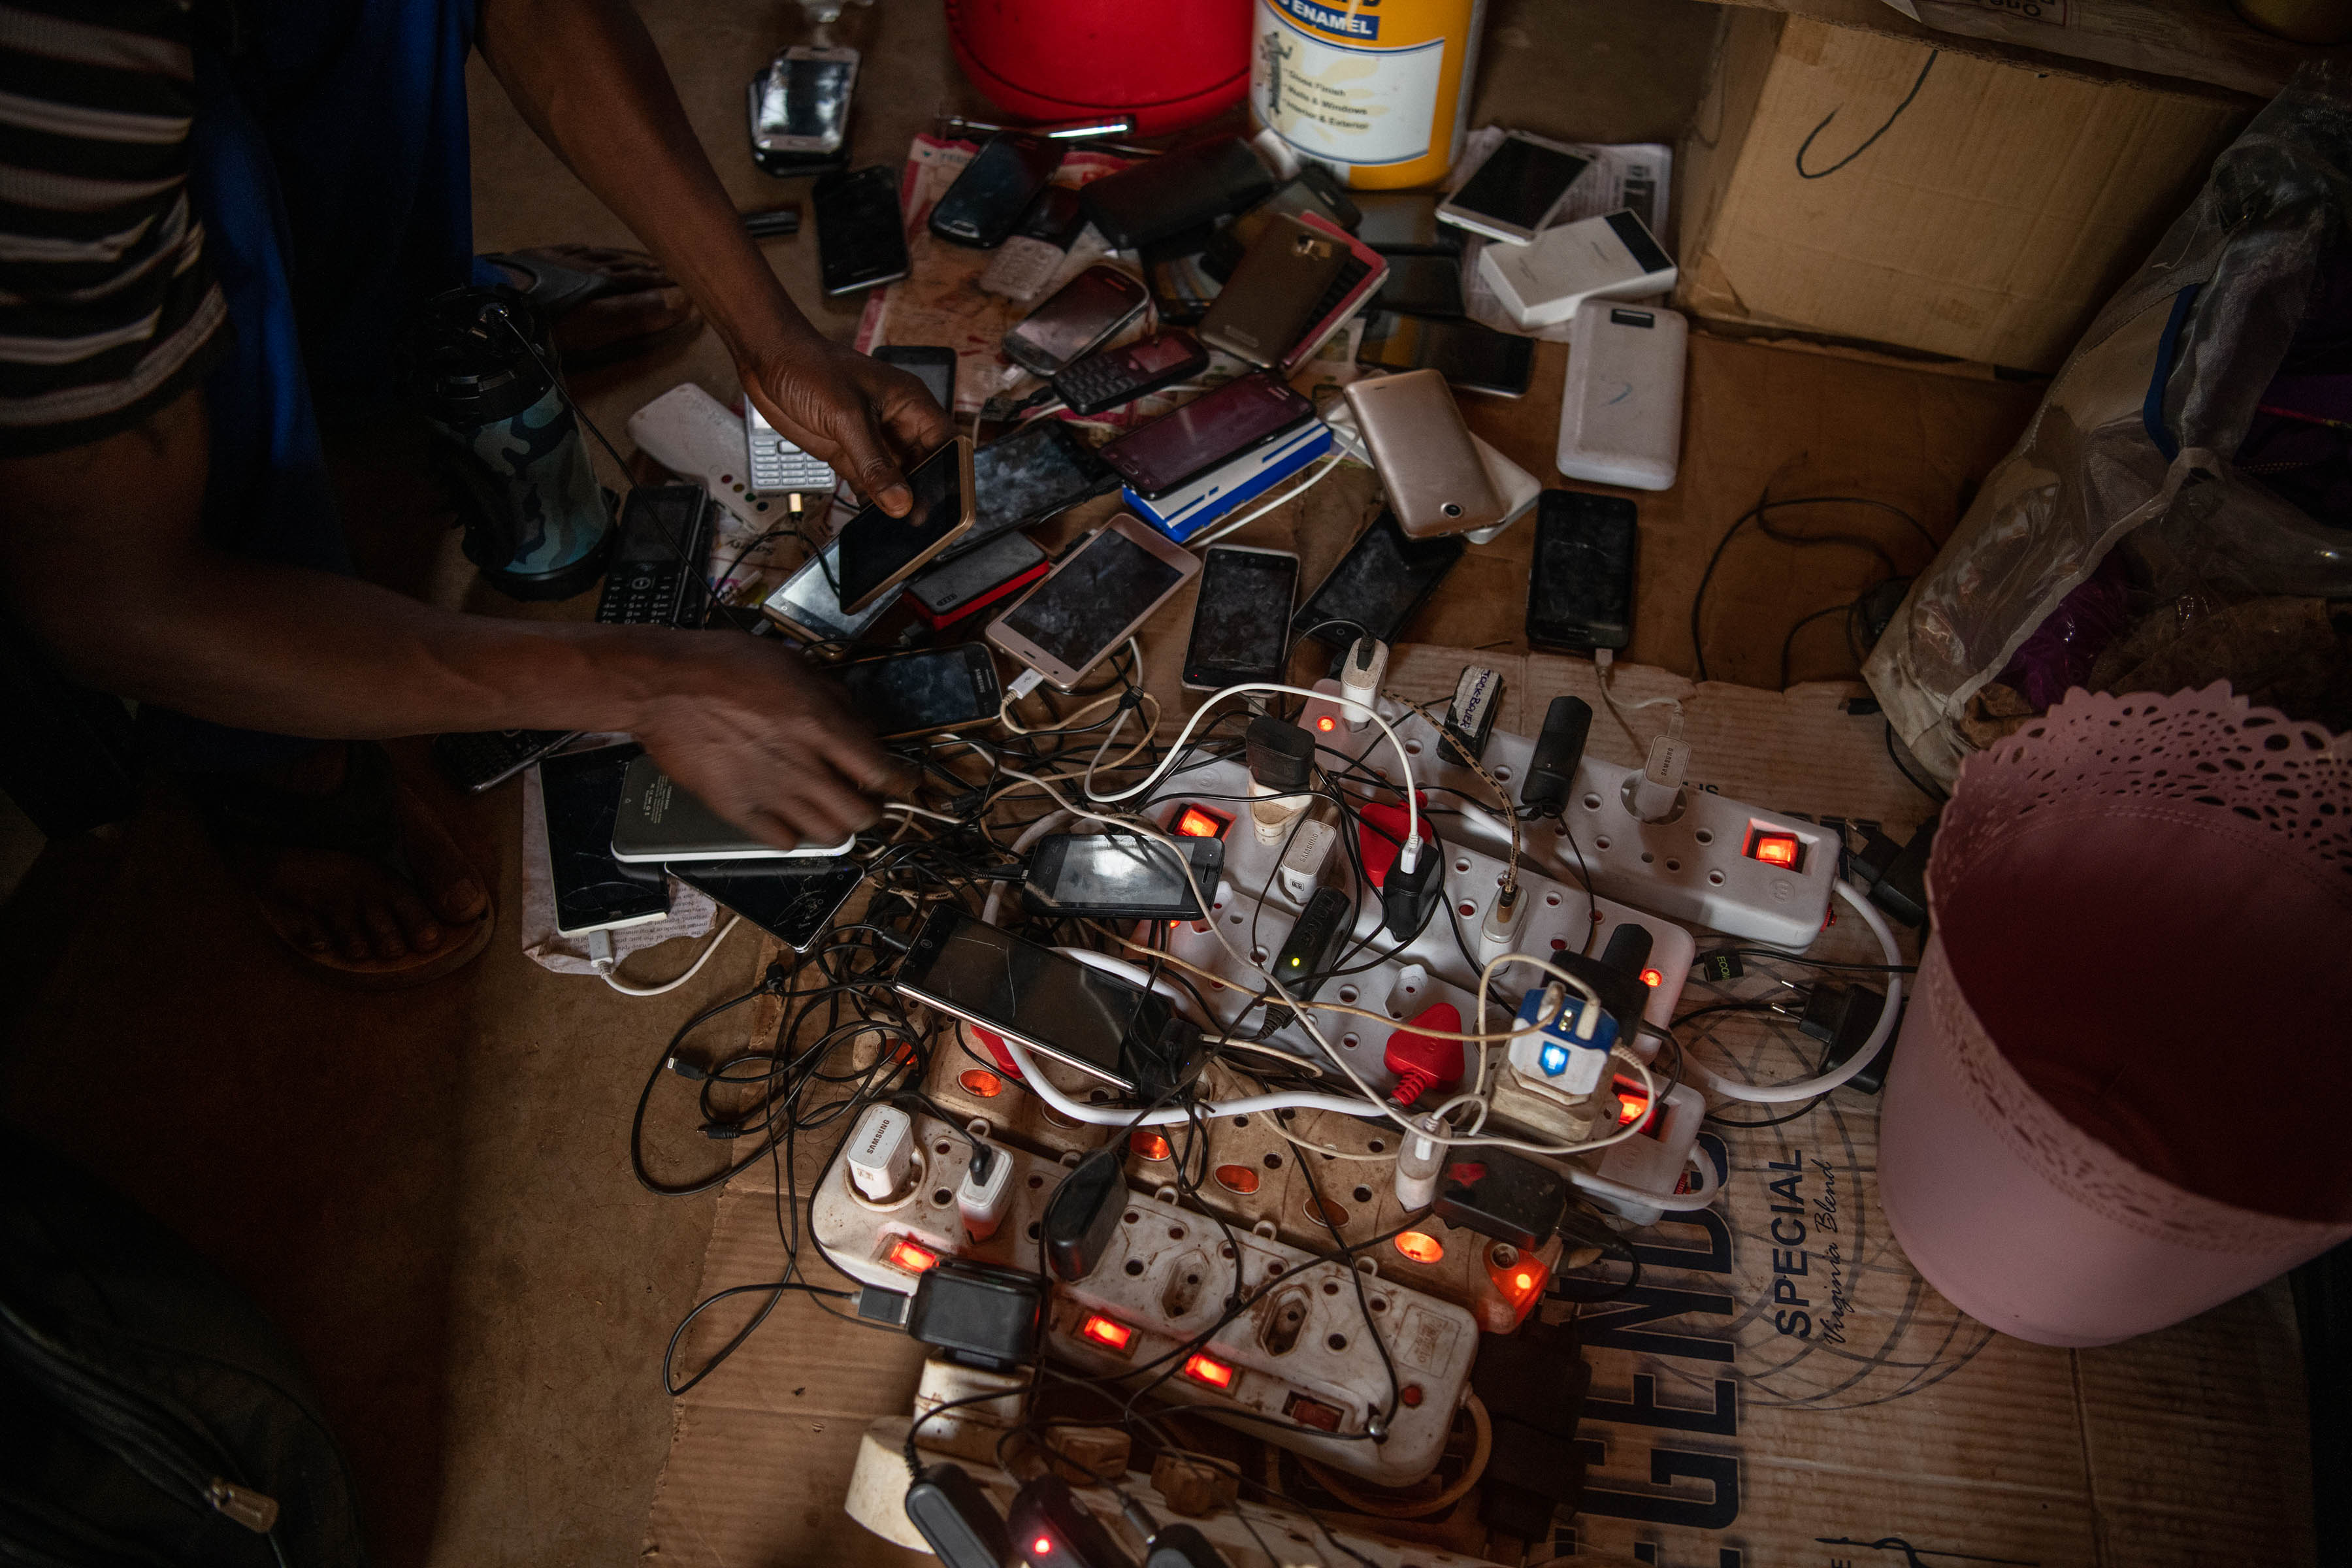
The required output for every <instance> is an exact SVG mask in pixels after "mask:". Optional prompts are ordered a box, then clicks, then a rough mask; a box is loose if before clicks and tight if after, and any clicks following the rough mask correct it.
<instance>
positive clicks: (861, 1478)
mask: <svg viewBox="0 0 2352 1568" xmlns="http://www.w3.org/2000/svg"><path fill="white" fill-rule="evenodd" d="M939 1425H940V1423H938V1422H927V1423H925V1424H924V1426H922V1427H921V1428H920V1429H919V1430H914V1437H915V1446H916V1447H917V1448H918V1449H927V1450H929V1451H930V1452H932V1453H935V1454H948V1455H950V1456H952V1458H953V1462H954V1463H955V1464H956V1465H957V1466H959V1467H960V1468H962V1469H963V1470H964V1472H965V1473H966V1474H968V1475H969V1476H971V1479H973V1480H974V1481H976V1482H978V1483H979V1486H980V1489H981V1490H982V1492H983V1493H984V1494H985V1495H986V1497H987V1499H988V1500H989V1502H990V1503H991V1504H992V1505H993V1506H994V1507H995V1509H996V1510H997V1512H998V1513H999V1514H1003V1513H1004V1512H1005V1511H1007V1510H1009V1509H1010V1508H1011V1507H1012V1505H1013V1494H1014V1493H1016V1492H1017V1491H1019V1490H1020V1488H1021V1483H1020V1482H1019V1481H1018V1480H1016V1479H1014V1478H1013V1476H1012V1475H1011V1474H1010V1473H1009V1472H1008V1471H1006V1470H1004V1469H1003V1468H999V1467H998V1466H997V1465H996V1464H994V1463H993V1462H992V1459H984V1458H977V1457H973V1456H970V1455H966V1454H963V1453H960V1452H957V1451H956V1450H955V1449H953V1448H949V1447H944V1446H942V1445H939V1444H935V1443H934V1442H933V1441H932V1434H933V1432H934V1431H935V1430H936V1429H937V1428H938V1426H939ZM913 1427H914V1422H913V1419H912V1418H911V1417H909V1416H906V1415H886V1416H884V1417H882V1419H880V1420H879V1421H877V1422H875V1423H873V1424H872V1425H871V1426H867V1427H866V1431H865V1432H864V1434H863V1435H861V1436H860V1437H859V1439H858V1445H857V1459H856V1464H855V1465H854V1466H853V1467H852V1468H851V1470H850V1477H849V1490H848V1494H847V1497H846V1499H845V1501H844V1504H843V1507H844V1510H845V1511H846V1512H847V1513H848V1515H849V1517H850V1518H852V1519H854V1520H856V1521H857V1522H858V1523H859V1524H861V1525H863V1526H864V1527H865V1528H866V1529H867V1530H869V1531H873V1532H874V1533H875V1534H876V1535H878V1536H880V1537H881V1538H882V1539H883V1540H885V1541H887V1542H891V1543H893V1544H894V1545H898V1546H902V1547H905V1548H906V1549H907V1550H908V1551H910V1552H929V1551H930V1544H929V1542H926V1541H925V1540H924V1539H923V1537H922V1534H921V1532H919V1531H917V1530H916V1529H915V1527H914V1525H913V1524H911V1523H909V1522H908V1519H907V1507H906V1502H907V1437H908V1432H909V1430H910V1429H913ZM991 1446H992V1447H993V1444H992V1445H991ZM1357 1446H1358V1447H1364V1446H1365V1445H1361V1444H1360V1445H1357ZM1119 1492H1123V1493H1124V1494H1125V1495H1126V1496H1128V1497H1130V1498H1133V1499H1134V1500H1136V1501H1137V1502H1138V1503H1139V1504H1140V1505H1141V1506H1142V1507H1143V1508H1144V1509H1145V1510H1148V1511H1149V1512H1150V1515H1151V1516H1152V1517H1153V1519H1154V1520H1156V1521H1159V1522H1160V1524H1161V1525H1162V1526H1163V1527H1167V1526H1172V1525H1175V1524H1178V1523H1182V1524H1186V1525H1190V1526H1191V1527H1192V1528H1193V1529H1194V1530H1197V1531H1200V1533H1201V1535H1202V1537H1203V1538H1204V1539H1205V1540H1206V1541H1207V1542H1208V1543H1209V1544H1210V1545H1211V1546H1212V1547H1213V1548H1214V1549H1215V1551H1216V1552H1217V1553H1218V1554H1219V1555H1220V1556H1221V1557H1223V1559H1224V1561H1225V1563H1227V1564H1228V1565H1229V1568H1284V1565H1285V1564H1286V1563H1297V1562H1302V1561H1308V1560H1313V1561H1320V1562H1328V1561H1331V1560H1332V1559H1331V1557H1329V1556H1328V1555H1325V1554H1323V1553H1321V1552H1318V1551H1317V1550H1315V1548H1317V1547H1319V1546H1320V1545H1321V1543H1323V1542H1325V1541H1326V1540H1328V1542H1330V1544H1331V1545H1332V1547H1334V1548H1335V1549H1336V1551H1337V1553H1338V1555H1339V1557H1340V1558H1343V1559H1349V1560H1352V1561H1354V1562H1357V1563H1373V1564H1376V1565H1377V1568H1500V1565H1499V1564H1497V1563H1495V1562H1494V1560H1493V1559H1491V1558H1486V1557H1468V1556H1465V1555H1463V1554H1462V1553H1460V1552H1447V1551H1444V1550H1443V1549H1442V1548H1439V1547H1434V1546H1427V1545H1423V1544H1419V1543H1417V1542H1397V1541H1391V1540H1389V1539H1387V1538H1385V1537H1381V1536H1373V1535H1367V1534H1365V1533H1364V1532H1363V1531H1360V1530H1351V1529H1349V1528H1348V1527H1346V1526H1345V1525H1344V1524H1341V1523H1338V1522H1331V1521H1324V1520H1318V1519H1316V1518H1314V1517H1313V1516H1311V1515H1309V1514H1307V1513H1306V1512H1304V1511H1302V1510H1296V1509H1291V1508H1287V1507H1285V1506H1283V1504H1282V1503H1281V1502H1280V1501H1278V1500H1277V1501H1274V1502H1258V1501H1255V1500H1253V1499H1251V1498H1244V1499H1241V1500H1236V1501H1234V1502H1232V1503H1228V1504H1226V1505H1225V1506H1223V1507H1221V1508H1218V1509H1215V1510H1213V1511H1211V1512H1209V1513H1207V1514H1204V1515H1198V1516H1193V1517H1187V1516H1185V1515H1182V1514H1180V1513H1179V1512H1178V1510H1176V1508H1175V1507H1174V1506H1173V1505H1172V1504H1171V1502H1170V1500H1169V1499H1168V1498H1167V1497H1166V1496H1164V1495H1163V1494H1162V1493H1161V1492H1160V1489H1158V1488H1157V1487H1155V1486H1154V1485H1152V1483H1151V1479H1150V1477H1148V1476H1144V1475H1141V1474H1138V1473H1134V1472H1130V1473H1129V1474H1127V1475H1124V1476H1122V1477H1120V1478H1119ZM1073 1495H1074V1496H1075V1497H1076V1500H1078V1502H1079V1503H1080V1504H1081V1505H1082V1506H1083V1507H1084V1508H1085V1509H1086V1510H1087V1512H1088V1513H1090V1514H1092V1515H1093V1516H1094V1517H1095V1519H1096V1521H1097V1522H1099V1523H1100V1524H1101V1525H1102V1526H1103V1527H1104V1528H1105V1529H1106V1530H1108V1531H1112V1532H1113V1534H1114V1536H1115V1538H1116V1539H1118V1541H1120V1542H1123V1543H1128V1544H1129V1545H1130V1546H1131V1545H1132V1544H1133V1539H1134V1538H1133V1536H1132V1533H1131V1532H1130V1531H1127V1530H1126V1529H1125V1528H1124V1510H1122V1509H1121V1508H1120V1506H1119V1494H1118V1493H1115V1492H1113V1491H1112V1489H1110V1488H1108V1487H1080V1488H1076V1489H1075V1490H1074V1492H1073ZM1276 1542H1279V1543H1280V1545H1279V1548H1278V1549H1277V1548H1276ZM1270 1550H1279V1551H1280V1552H1281V1555H1279V1556H1275V1555H1269V1552H1270ZM845 1555H847V1554H846V1553H845ZM1133 1555H1134V1556H1135V1557H1136V1558H1137V1560H1139V1561H1141V1560H1143V1557H1144V1554H1143V1553H1142V1552H1140V1551H1137V1552H1134V1553H1133ZM1150 1561H1152V1562H1155V1563H1156V1562H1159V1561H1160V1559H1159V1558H1157V1557H1154V1558H1152V1559H1150Z"/></svg>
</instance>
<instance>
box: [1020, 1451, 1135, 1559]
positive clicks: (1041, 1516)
mask: <svg viewBox="0 0 2352 1568" xmlns="http://www.w3.org/2000/svg"><path fill="white" fill-rule="evenodd" d="M1006 1522H1007V1523H1009V1524H1010V1525H1011V1526H1012V1527H1013V1542H1014V1543H1015V1546H1016V1548H1017V1550H1018V1551H1019V1552H1020V1554H1021V1555H1022V1556H1023V1557H1024V1558H1026V1559H1027V1560H1028V1563H1029V1568H1129V1558H1128V1555H1127V1553H1126V1552H1122V1551H1120V1550H1119V1547H1118V1542H1116V1541H1113V1540H1112V1539H1111V1534H1110V1531H1108V1530H1106V1529H1104V1528H1103V1525H1102V1521H1099V1520H1097V1519H1096V1518H1095V1516H1094V1515H1093V1514H1090V1513H1088V1512H1087V1510H1086V1508H1085V1506H1084V1505H1083V1504H1081V1503H1080V1502H1079V1501H1078V1500H1077V1498H1076V1496H1075V1495H1074V1494H1073V1493H1072V1492H1071V1490H1070V1483H1069V1482H1067V1481H1066V1480H1064V1479H1062V1478H1061V1477H1059V1476H1057V1475H1055V1474H1054V1473H1053V1472H1052V1471H1051V1470H1048V1471H1046V1472H1045V1474H1044V1475H1042V1476H1039V1477H1037V1478H1036V1479H1034V1480H1031V1481H1028V1482H1025V1483H1024V1484H1023V1486H1022V1488H1021V1489H1020V1490H1019V1491H1018V1492H1015V1493H1014V1494H1013V1507H1012V1510H1011V1511H1010V1512H1009V1513H1008V1514H1007V1515H1006Z"/></svg>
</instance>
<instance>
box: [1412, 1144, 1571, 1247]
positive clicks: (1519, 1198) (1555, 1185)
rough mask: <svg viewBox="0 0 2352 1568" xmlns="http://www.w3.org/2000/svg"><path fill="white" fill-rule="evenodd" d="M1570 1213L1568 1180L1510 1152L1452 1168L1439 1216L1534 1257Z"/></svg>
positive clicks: (1482, 1154) (1484, 1154)
mask: <svg viewBox="0 0 2352 1568" xmlns="http://www.w3.org/2000/svg"><path fill="white" fill-rule="evenodd" d="M1567 1212H1568V1178H1567V1177H1565V1176H1563V1175H1561V1174H1560V1173H1559V1172H1557V1171H1549V1170H1546V1169H1545V1168H1544V1167H1543V1166H1541V1165H1538V1164H1537V1163H1535V1162H1534V1161H1533V1160H1528V1159H1522V1158H1521V1157H1520V1156H1518V1155H1517V1154H1514V1153H1512V1152H1509V1151H1508V1150H1505V1149H1482V1150H1480V1151H1478V1158H1477V1159H1475V1160H1470V1161H1463V1162H1460V1163H1455V1164H1453V1165H1450V1166H1448V1167H1446V1171H1445V1188H1444V1191H1443V1192H1441V1193H1440V1194H1438V1196H1437V1217H1438V1218H1440V1219H1442V1220H1444V1222H1445V1223H1446V1224H1448V1225H1450V1226H1454V1227H1455V1228H1456V1229H1459V1230H1475V1231H1476V1232H1477V1233H1478V1234H1479V1235H1480V1236H1486V1237H1493V1238H1494V1239H1495V1240H1496V1241H1499V1242H1503V1243H1506V1244H1507V1245H1508V1246H1511V1247H1517V1248H1518V1249H1519V1250H1520V1251H1521V1252H1533V1251H1534V1250H1535V1249H1536V1248H1538V1247H1541V1246H1542V1245H1543V1244H1544V1243H1545V1242H1547V1241H1549V1240H1550V1239H1551V1238H1552V1233H1553V1232H1554V1231H1556V1230H1558V1229H1559V1220H1560V1215H1563V1214H1565V1213H1567Z"/></svg>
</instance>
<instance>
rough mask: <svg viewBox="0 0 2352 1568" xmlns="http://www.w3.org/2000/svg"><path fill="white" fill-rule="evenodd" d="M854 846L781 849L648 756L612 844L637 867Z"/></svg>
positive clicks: (624, 787) (630, 772)
mask: <svg viewBox="0 0 2352 1568" xmlns="http://www.w3.org/2000/svg"><path fill="white" fill-rule="evenodd" d="M553 760H560V759H551V761H553ZM854 842H855V839H854V837H851V838H844V839H843V840H841V842H839V843H838V844H803V845H801V846H799V847H796V848H792V849H779V848H777V847H775V846H774V845H772V844H770V843H768V842H767V841H766V840H765V839H761V838H754V837H751V835H750V834H748V833H746V832H744V831H743V830H742V829H741V828H740V827H738V826H735V825H734V824H733V823H731V822H730V821H728V820H727V819H726V818H725V817H723V816H719V814H718V813H717V812H715V811H713V810H711V809H710V807H709V806H708V805H704V804H703V802H702V801H701V800H700V799H698V798H697V797H696V796H695V795H692V794H690V793H689V792H688V790H687V789H685V788H684V787H683V786H682V785H680V784H678V783H677V781H676V780H675V779H673V778H671V777H670V776H669V775H668V774H667V773H664V772H662V771H661V768H660V765H659V764H657V763H656V762H655V761H654V760H653V759H652V758H651V757H648V756H642V755H640V756H638V757H635V758H634V759H632V760H631V761H630V763H628V766H627V770H626V771H625V773H623V774H622V776H621V789H620V797H619V805H618V809H617V810H616V811H615V812H614V816H613V831H612V834H611V837H609V838H608V839H607V841H606V843H607V846H608V847H609V848H610V850H611V853H612V857H613V858H614V859H615V860H619V861H623V862H625V863H627V864H629V865H633V866H635V865H645V864H646V863H648V862H651V863H654V864H656V865H658V864H663V863H666V862H668V861H671V860H787V859H799V858H807V857H810V856H816V855H843V854H846V853H848V851H849V848H850V846H851V845H852V844H853V843H854Z"/></svg>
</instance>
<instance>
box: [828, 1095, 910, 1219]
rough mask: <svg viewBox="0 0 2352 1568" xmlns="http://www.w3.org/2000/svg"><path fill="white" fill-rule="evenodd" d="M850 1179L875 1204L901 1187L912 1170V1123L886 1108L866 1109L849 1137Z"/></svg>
mask: <svg viewBox="0 0 2352 1568" xmlns="http://www.w3.org/2000/svg"><path fill="white" fill-rule="evenodd" d="M845 1158H846V1159H847V1160H848V1162H849V1180H850V1182H851V1184H853V1185H855V1186H856V1189H857V1190H858V1191H859V1192H861V1193H863V1194H866V1197H868V1198H870V1199H871V1200H873V1201H874V1202H876V1203H880V1202H882V1201H883V1200H884V1199H885V1198H887V1197H888V1196H889V1195H890V1194H893V1193H895V1192H897V1191H898V1189H899V1188H900V1187H902V1186H904V1185H905V1184H906V1182H907V1178H908V1175H909V1174H910V1173H912V1172H913V1170H914V1158H915V1124H914V1122H913V1121H912V1120H910V1119H909V1118H908V1115H907V1113H906V1112H905V1111H903V1110H896V1109H894V1108H892V1107H890V1106H887V1105H877V1106H873V1107H871V1108H869V1109H868V1110H866V1114H865V1115H863V1116H861V1117H859V1118H858V1119H857V1127H856V1131H853V1132H851V1133H850V1135H849V1148H848V1152H847V1154H846V1155H845Z"/></svg>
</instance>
